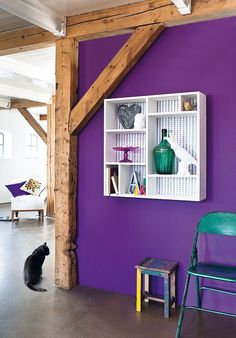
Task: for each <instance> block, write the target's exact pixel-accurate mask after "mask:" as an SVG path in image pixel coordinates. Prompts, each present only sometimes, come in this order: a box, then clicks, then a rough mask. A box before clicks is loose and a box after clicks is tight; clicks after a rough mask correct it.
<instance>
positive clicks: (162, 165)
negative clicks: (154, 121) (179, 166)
mask: <svg viewBox="0 0 236 338" xmlns="http://www.w3.org/2000/svg"><path fill="white" fill-rule="evenodd" d="M161 133H162V140H161V142H160V143H159V144H158V145H157V146H156V147H155V148H154V149H153V157H154V164H155V169H156V172H157V174H168V175H170V174H173V173H174V164H175V152H174V150H173V149H171V147H170V144H169V142H168V141H167V140H164V137H165V136H167V129H162V130H161Z"/></svg>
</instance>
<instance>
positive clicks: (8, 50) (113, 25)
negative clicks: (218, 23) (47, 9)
mask: <svg viewBox="0 0 236 338" xmlns="http://www.w3.org/2000/svg"><path fill="white" fill-rule="evenodd" d="M235 15H236V1H235V0H195V1H194V0H192V13H191V14H189V15H184V16H183V15H181V14H180V13H179V12H178V10H177V8H176V6H175V5H174V4H173V2H172V0H145V1H142V2H138V3H133V4H129V5H124V6H118V7H114V8H108V9H104V10H99V11H95V12H90V13H87V14H80V15H76V16H71V17H68V18H67V37H66V38H75V39H79V40H88V39H94V38H99V37H103V36H109V35H115V34H123V33H127V32H131V31H133V30H134V29H136V28H137V27H139V26H144V25H150V24H156V23H164V24H165V25H166V26H167V27H171V26H177V25H182V24H187V23H193V22H199V21H206V20H211V19H217V18H224V17H230V16H235ZM56 40H57V38H56V37H55V36H54V35H53V34H52V33H49V32H47V31H45V30H43V29H41V28H38V27H28V28H25V29H20V30H15V31H11V32H5V33H1V34H0V55H6V54H12V53H17V52H21V51H26V50H32V49H37V48H42V47H47V46H48V45H50V44H54V43H55V41H56Z"/></svg>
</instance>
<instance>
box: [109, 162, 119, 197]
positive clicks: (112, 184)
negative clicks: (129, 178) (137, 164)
mask: <svg viewBox="0 0 236 338" xmlns="http://www.w3.org/2000/svg"><path fill="white" fill-rule="evenodd" d="M107 183H108V184H107V192H108V194H109V195H110V194H118V185H119V184H118V167H109V168H107Z"/></svg>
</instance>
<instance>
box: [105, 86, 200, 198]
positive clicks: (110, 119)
mask: <svg viewBox="0 0 236 338" xmlns="http://www.w3.org/2000/svg"><path fill="white" fill-rule="evenodd" d="M134 104H137V105H139V106H140V107H141V108H140V110H141V111H140V114H142V115H143V118H144V120H145V124H146V127H145V128H142V129H138V128H130V129H124V128H123V126H122V124H121V123H120V121H119V118H118V115H117V111H118V109H119V106H120V105H126V106H127V107H128V108H127V109H129V107H130V106H132V105H134ZM185 109H187V110H185ZM162 129H167V130H168V132H171V133H172V135H173V136H174V139H175V141H176V142H177V143H178V144H179V146H181V147H182V148H184V149H185V150H187V152H188V153H190V154H191V155H192V156H193V158H194V159H195V160H196V162H197V164H196V165H193V164H191V165H190V166H189V175H188V174H186V175H179V174H178V168H179V163H180V162H179V159H178V158H177V157H176V159H175V165H174V167H175V170H174V172H173V174H169V175H167V174H165V175H162V174H157V173H156V170H155V166H154V158H153V149H154V147H155V146H156V145H157V144H159V143H160V141H161V130H162ZM114 147H138V149H137V150H135V151H132V152H129V154H128V158H129V159H130V160H131V161H132V162H120V161H121V160H122V159H123V157H124V153H123V152H122V151H115V150H114V149H113V148H114ZM113 168H116V169H115V170H116V173H117V176H118V180H117V191H116V192H115V191H114V189H113V185H112V182H111V171H114V169H113ZM134 172H135V173H136V176H137V179H138V182H139V183H140V185H142V186H144V184H145V190H146V192H145V194H137V193H136V194H133V193H130V190H131V189H130V182H131V178H132V175H133V173H134ZM142 193H143V191H142ZM104 195H105V196H108V195H110V196H115V197H133V198H153V199H172V200H189V201H201V200H203V199H205V198H206V97H205V95H204V94H202V93H201V92H189V93H178V94H165V95H152V96H142V97H127V98H119V99H108V100H105V101H104Z"/></svg>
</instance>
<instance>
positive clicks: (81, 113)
mask: <svg viewBox="0 0 236 338" xmlns="http://www.w3.org/2000/svg"><path fill="white" fill-rule="evenodd" d="M163 30H164V26H163V25H161V24H157V25H150V26H144V27H139V28H137V29H136V31H135V32H134V33H133V34H132V36H131V37H130V38H129V39H128V41H127V42H126V43H125V44H124V46H123V47H122V48H121V49H120V51H119V52H118V53H117V54H116V55H115V57H114V58H113V59H112V60H111V62H110V63H109V64H108V66H107V67H106V68H105V69H104V70H103V72H102V73H101V74H100V75H99V77H98V78H97V79H96V80H95V82H94V83H93V85H92V86H91V87H90V88H89V90H88V91H87V93H86V94H85V95H84V96H83V97H82V99H81V100H80V101H79V102H78V103H77V105H76V106H75V107H74V108H73V109H72V112H71V120H70V132H71V134H73V135H75V134H76V133H78V132H79V131H80V130H81V128H83V126H84V125H85V124H86V123H87V122H88V121H89V120H90V118H91V117H92V116H93V115H94V113H95V112H96V111H97V109H98V108H99V107H100V106H101V105H102V104H103V100H104V99H105V98H106V97H107V96H109V95H110V94H111V92H112V91H113V90H114V89H115V88H116V87H117V86H118V84H119V83H120V82H121V81H122V79H123V78H124V77H125V76H126V74H127V73H128V72H129V71H130V70H131V69H132V68H133V66H134V65H135V64H136V63H137V62H138V60H139V59H140V58H141V56H142V55H143V54H144V53H145V51H146V50H147V49H148V48H149V47H150V46H151V44H152V43H153V42H154V41H155V39H156V38H157V37H158V36H159V35H160V34H161V32H162V31H163Z"/></svg>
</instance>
